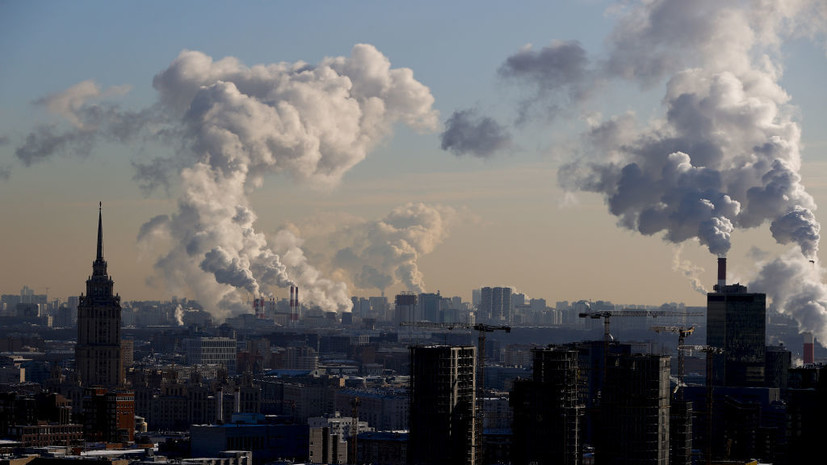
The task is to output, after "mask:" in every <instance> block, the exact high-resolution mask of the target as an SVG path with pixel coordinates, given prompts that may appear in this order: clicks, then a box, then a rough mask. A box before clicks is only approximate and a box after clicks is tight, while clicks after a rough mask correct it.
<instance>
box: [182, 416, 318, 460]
mask: <svg viewBox="0 0 827 465" xmlns="http://www.w3.org/2000/svg"><path fill="white" fill-rule="evenodd" d="M309 430H310V428H309V427H308V426H307V425H300V424H279V423H272V422H269V421H264V422H258V423H235V424H225V425H193V426H192V427H191V428H190V437H191V438H192V439H191V442H192V446H191V447H192V456H194V457H215V456H217V455H218V454H219V453H221V451H226V450H248V451H251V452H252V453H253V463H254V464H256V465H261V464H265V463H270V462H273V461H275V460H285V459H290V460H293V461H294V462H298V461H302V460H306V459H307V458H308V449H309V444H310V441H309Z"/></svg>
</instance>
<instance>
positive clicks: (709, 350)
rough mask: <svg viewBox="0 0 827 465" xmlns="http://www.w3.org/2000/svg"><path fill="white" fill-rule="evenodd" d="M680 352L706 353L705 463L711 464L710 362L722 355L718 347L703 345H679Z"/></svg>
mask: <svg viewBox="0 0 827 465" xmlns="http://www.w3.org/2000/svg"><path fill="white" fill-rule="evenodd" d="M682 351H687V352H691V351H698V352H706V463H707V465H710V464H711V463H712V360H713V356H714V355H716V354H722V353H724V349H722V348H720V347H713V346H705V345H683V344H682V345H679V346H678V353H680V352H682Z"/></svg>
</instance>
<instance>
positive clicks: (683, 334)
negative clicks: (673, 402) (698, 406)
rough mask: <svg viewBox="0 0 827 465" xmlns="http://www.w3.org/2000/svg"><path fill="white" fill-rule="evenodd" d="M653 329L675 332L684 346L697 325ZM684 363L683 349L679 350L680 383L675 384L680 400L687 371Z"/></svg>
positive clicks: (655, 328) (656, 327)
mask: <svg viewBox="0 0 827 465" xmlns="http://www.w3.org/2000/svg"><path fill="white" fill-rule="evenodd" d="M649 329H651V330H652V331H654V332H656V333H658V334H660V333H674V334H677V335H678V347H682V346H683V345H684V343H685V342H686V338H687V337H688V336H690V335H691V334H692V333H693V332H695V327H694V326H690V327H688V328H684V327H683V326H652V327H651V328H649ZM685 367H686V366H685V364H684V358H683V351H682V350H680V349H679V350H678V385H677V386H675V394H676V396H677V399H678V400H683V386H684V382H683V377H684V374H685V373H686V368H685Z"/></svg>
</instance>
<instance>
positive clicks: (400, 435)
mask: <svg viewBox="0 0 827 465" xmlns="http://www.w3.org/2000/svg"><path fill="white" fill-rule="evenodd" d="M356 448H357V449H358V459H357V462H358V463H372V464H374V465H406V464H407V463H408V433H407V432H400V431H372V432H368V433H360V434H359V441H358V442H357V444H356Z"/></svg>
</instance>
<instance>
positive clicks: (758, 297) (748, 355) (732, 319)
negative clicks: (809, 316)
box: [706, 258, 767, 387]
mask: <svg viewBox="0 0 827 465" xmlns="http://www.w3.org/2000/svg"><path fill="white" fill-rule="evenodd" d="M714 290H715V292H710V293H708V294H707V296H706V302H707V304H706V305H707V315H706V331H707V333H706V343H707V345H710V346H713V347H719V348H721V349H723V350H724V353H723V354H722V355H720V356H716V360H715V363H714V368H713V384H714V385H716V386H743V387H763V386H764V385H765V375H764V370H765V367H766V337H767V329H766V324H767V323H766V318H767V296H766V294H758V293H749V292H747V288H746V286H741V285H740V284H733V285H727V284H726V258H719V259H718V284H717V285H716V286H715V287H714Z"/></svg>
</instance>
